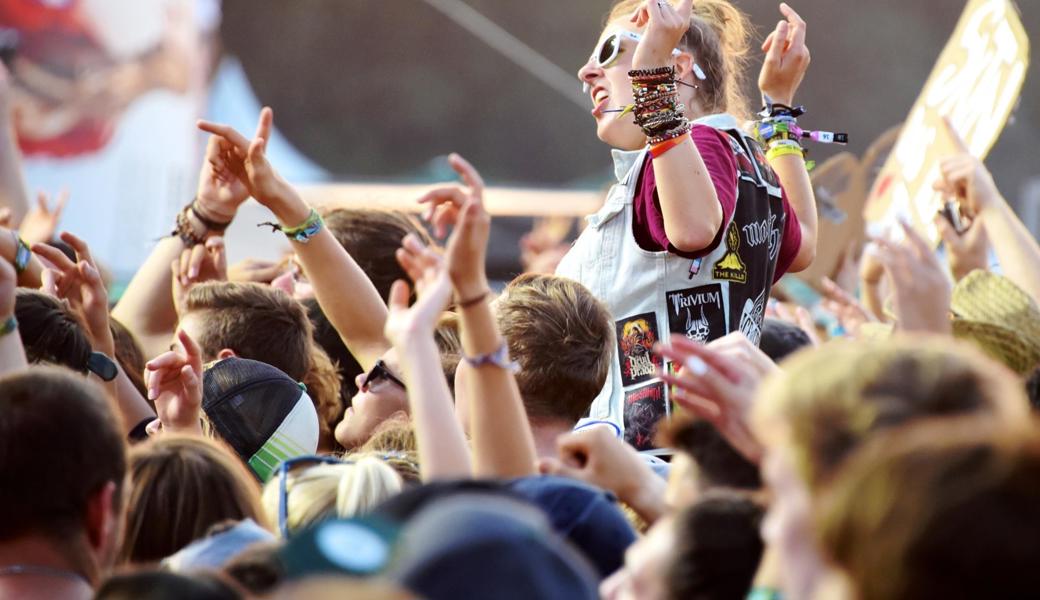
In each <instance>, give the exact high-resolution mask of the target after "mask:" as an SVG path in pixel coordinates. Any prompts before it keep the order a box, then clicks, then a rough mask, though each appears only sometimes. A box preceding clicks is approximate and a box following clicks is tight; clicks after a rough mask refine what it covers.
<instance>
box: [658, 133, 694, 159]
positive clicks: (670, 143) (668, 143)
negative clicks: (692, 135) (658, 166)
mask: <svg viewBox="0 0 1040 600" xmlns="http://www.w3.org/2000/svg"><path fill="white" fill-rule="evenodd" d="M684 141H686V136H685V135H681V136H679V137H675V138H672V139H670V140H665V141H663V142H661V143H659V144H654V145H652V146H650V156H651V158H658V157H661V156H663V155H664V153H665V152H668V151H669V150H671V149H672V148H675V147H676V146H678V145H679V144H681V143H683V142H684Z"/></svg>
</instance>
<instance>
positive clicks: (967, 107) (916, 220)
mask: <svg viewBox="0 0 1040 600" xmlns="http://www.w3.org/2000/svg"><path fill="white" fill-rule="evenodd" d="M1028 65H1029V39H1028V37H1026V32H1025V30H1024V29H1023V27H1022V21H1021V20H1020V19H1019V16H1018V11H1017V9H1016V8H1015V6H1014V5H1013V4H1012V3H1011V2H1009V1H1008V0H971V2H969V3H968V6H967V7H966V8H965V10H964V14H963V15H961V19H960V22H959V23H958V24H957V29H956V30H955V31H954V33H953V36H952V37H951V38H950V41H949V42H948V43H947V44H946V48H945V49H944V50H943V52H942V55H941V56H940V57H939V60H938V62H937V63H936V64H935V68H934V69H932V74H931V76H930V77H929V78H928V82H927V83H926V84H925V86H924V89H923V90H922V92H921V95H920V96H918V98H917V102H916V103H914V106H913V108H912V109H911V110H910V116H909V117H908V118H907V120H906V123H905V125H904V126H903V130H902V133H901V134H900V136H899V140H898V141H897V142H896V145H895V148H894V149H893V151H892V153H891V154H890V155H889V157H888V161H887V162H886V163H885V166H884V168H882V170H881V173H880V175H879V176H878V178H877V180H876V181H875V183H874V188H873V190H872V192H871V195H870V197H869V198H868V200H867V206H866V219H867V223H868V229H874V230H875V231H872V233H875V234H881V233H882V231H881V230H882V229H883V228H885V227H888V226H891V225H895V224H896V222H897V220H898V219H903V220H906V221H908V222H910V223H912V224H913V225H914V226H915V227H917V228H918V229H920V230H921V231H922V232H923V233H925V234H926V235H927V237H928V238H930V239H931V240H932V241H933V242H935V243H936V244H938V242H939V239H940V238H939V232H938V230H937V229H936V227H935V225H934V224H933V222H932V217H933V216H934V215H935V213H936V212H937V211H938V210H939V209H940V208H941V206H942V198H941V194H939V193H937V192H935V191H934V190H933V189H932V183H933V182H935V181H936V180H938V179H939V178H940V175H941V174H940V171H939V162H940V161H941V160H942V159H943V158H945V157H947V156H951V155H953V154H957V153H958V152H959V148H958V147H957V145H956V143H955V141H954V140H953V139H951V137H950V135H949V134H948V132H947V130H946V127H945V126H944V124H943V121H942V119H943V117H948V118H949V119H950V121H951V122H952V123H953V125H954V127H955V128H956V130H957V132H958V133H959V134H960V136H961V137H962V138H963V139H964V141H965V142H966V143H967V145H968V147H969V148H970V149H971V153H972V154H973V155H975V156H977V157H979V158H985V157H986V155H987V154H988V153H989V151H990V148H992V147H993V144H994V143H995V142H996V141H997V138H998V137H1000V132H1001V131H1002V130H1003V129H1004V125H1005V123H1007V119H1008V116H1010V114H1011V111H1012V109H1013V108H1014V107H1015V105H1016V103H1017V102H1018V99H1019V93H1020V92H1021V90H1022V84H1023V82H1024V81H1025V76H1026V68H1027V66H1028Z"/></svg>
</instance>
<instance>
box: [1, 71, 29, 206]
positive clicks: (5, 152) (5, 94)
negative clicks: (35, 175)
mask: <svg viewBox="0 0 1040 600" xmlns="http://www.w3.org/2000/svg"><path fill="white" fill-rule="evenodd" d="M10 102H11V76H10V74H9V73H8V72H7V67H5V66H4V65H3V64H0V207H5V208H7V209H8V210H10V211H11V220H12V222H13V223H16V224H17V223H21V221H22V219H23V218H25V213H26V212H28V210H29V193H28V191H27V190H26V189H25V178H24V177H23V176H22V165H21V155H22V153H21V152H20V151H19V150H18V139H17V136H16V135H15V131H14V124H13V123H12V122H11V105H10Z"/></svg>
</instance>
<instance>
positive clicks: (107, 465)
mask: <svg viewBox="0 0 1040 600" xmlns="http://www.w3.org/2000/svg"><path fill="white" fill-rule="evenodd" d="M124 435H125V434H124V433H122V432H121V431H120V426H119V424H118V420H117V419H116V415H115V414H114V413H113V412H112V409H111V407H110V406H109V403H108V401H107V400H106V399H105V396H104V394H102V393H101V390H100V389H99V388H98V387H97V386H95V385H93V384H91V383H89V382H87V381H86V380H84V379H83V377H81V376H76V375H74V374H72V373H71V372H69V371H67V370H65V369H59V368H55V367H34V368H32V369H31V370H28V371H21V372H18V373H12V374H8V375H5V376H3V377H0V514H2V515H3V519H0V541H4V540H10V539H12V538H16V537H18V536H21V535H24V534H26V533H30V532H31V533H38V534H44V535H47V536H49V537H51V538H53V539H55V540H60V541H62V542H63V543H70V542H71V541H72V540H73V539H74V538H75V536H76V535H78V534H79V533H80V531H81V530H82V527H83V522H84V518H85V517H84V515H85V514H86V510H87V503H88V502H89V501H90V498H91V497H92V496H93V495H94V494H96V493H97V492H98V491H99V490H101V489H102V488H103V487H104V486H105V485H106V484H107V483H109V482H114V483H115V484H116V493H115V496H114V499H113V502H114V504H115V506H114V508H115V510H116V511H118V510H119V508H120V506H121V504H122V502H121V499H122V494H121V493H120V491H119V490H120V489H121V488H122V485H123V478H124V476H125V473H126V447H125V444H126V442H125V437H124Z"/></svg>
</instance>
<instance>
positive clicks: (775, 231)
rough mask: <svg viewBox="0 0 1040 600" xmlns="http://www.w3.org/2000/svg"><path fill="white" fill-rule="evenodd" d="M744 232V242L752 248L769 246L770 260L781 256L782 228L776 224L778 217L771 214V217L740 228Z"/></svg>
mask: <svg viewBox="0 0 1040 600" xmlns="http://www.w3.org/2000/svg"><path fill="white" fill-rule="evenodd" d="M740 229H741V231H743V232H744V241H745V242H747V245H748V246H750V247H751V248H757V247H759V246H761V245H762V244H767V246H766V247H767V248H768V249H769V260H776V257H777V255H779V254H780V236H781V235H782V234H781V232H780V228H779V227H778V226H777V223H776V215H775V214H773V213H769V216H768V217H766V218H764V219H762V220H760V221H753V222H751V223H748V224H746V225H744V226H743V227H741V228H740Z"/></svg>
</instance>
